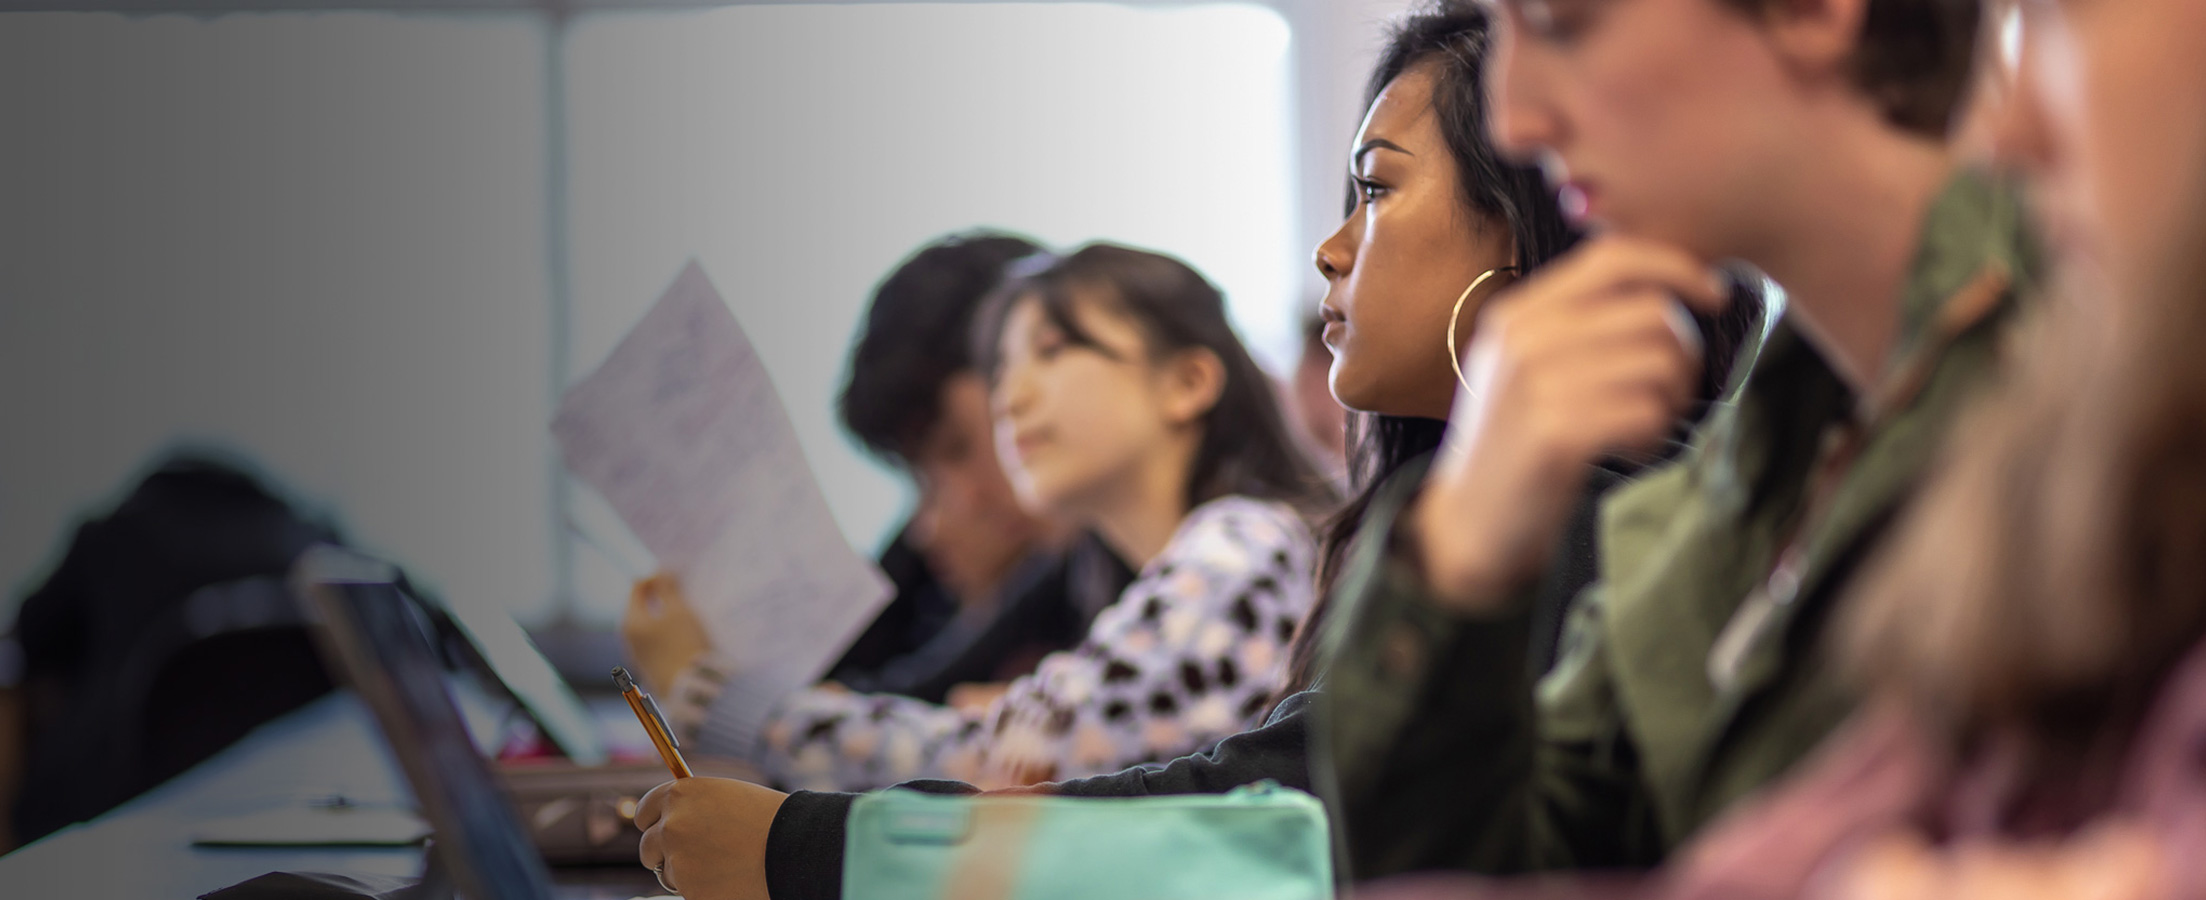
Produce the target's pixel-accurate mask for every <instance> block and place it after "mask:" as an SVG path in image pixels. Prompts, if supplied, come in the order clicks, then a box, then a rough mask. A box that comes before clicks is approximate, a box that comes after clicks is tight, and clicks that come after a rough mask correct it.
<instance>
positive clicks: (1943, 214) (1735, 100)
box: [1320, 0, 2027, 877]
mask: <svg viewBox="0 0 2206 900" xmlns="http://www.w3.org/2000/svg"><path fill="white" fill-rule="evenodd" d="M1499 9H1500V12H1499V18H1500V20H1501V27H1500V28H1499V31H1498V37H1497V41H1496V45H1495V49H1494V53H1493V56H1492V57H1491V58H1490V60H1489V64H1488V78H1489V81H1488V83H1487V86H1488V95H1489V97H1491V98H1492V99H1493V103H1494V106H1493V109H1492V120H1491V121H1492V125H1493V131H1494V134H1495V136H1496V139H1497V142H1498V143H1500V144H1501V145H1502V146H1503V147H1504V148H1505V149H1507V150H1509V151H1511V152H1513V153H1515V154H1518V156H1519V158H1522V159H1533V158H1537V159H1538V160H1539V161H1540V162H1541V163H1542V164H1543V166H1544V167H1545V168H1546V169H1547V170H1548V172H1549V174H1550V175H1551V176H1552V177H1553V178H1554V180H1555V185H1556V187H1558V188H1559V189H1560V191H1561V197H1562V200H1563V205H1564V207H1565V209H1566V210H1569V211H1571V212H1572V213H1574V214H1575V215H1576V216H1578V217H1579V218H1580V219H1581V220H1582V221H1584V222H1586V223H1587V224H1589V225H1591V226H1593V227H1594V228H1595V229H1596V230H1597V231H1598V232H1599V233H1598V234H1597V236H1595V237H1593V238H1591V239H1589V240H1587V241H1586V242H1584V243H1582V244H1580V245H1579V246H1578V247H1577V248H1576V249H1574V250H1573V251H1571V252H1570V253H1568V254H1566V255H1565V256H1564V257H1562V258H1561V259H1558V260H1557V261H1556V262H1555V263H1553V264H1551V265H1549V266H1547V267H1546V268H1545V269H1543V270H1541V271H1540V272H1537V273H1534V274H1532V275H1530V276H1528V277H1526V278H1524V279H1523V280H1521V281H1519V282H1518V283H1516V284H1514V285H1511V286H1509V287H1508V288H1505V289H1504V290H1503V291H1502V292H1501V293H1500V294H1499V295H1497V296H1496V297H1494V298H1493V299H1491V300H1489V301H1487V303H1486V305H1485V308H1484V309H1483V310H1481V313H1480V319H1479V322H1478V328H1477V333H1476V335H1475V336H1474V338H1473V339H1472V343H1471V346H1470V348H1469V350H1468V352H1467V353H1466V354H1465V366H1466V369H1467V371H1468V376H1469V386H1468V388H1467V390H1466V391H1465V399H1464V400H1463V401H1461V402H1459V403H1458V404H1457V406H1456V407H1455V412H1454V413H1453V415H1452V416H1451V420H1450V428H1449V432H1448V437H1447V438H1446V441H1445V442H1444V445H1443V447H1442V448H1441V450H1440V451H1439V456H1438V457H1437V461H1436V462H1435V464H1434V466H1433V467H1432V469H1431V470H1430V472H1428V473H1426V474H1425V475H1424V477H1423V478H1422V479H1421V480H1416V479H1408V478H1400V479H1397V485H1398V487H1396V488H1395V489H1394V490H1391V491H1387V492H1382V494H1381V495H1380V497H1379V499H1378V500H1376V501H1374V503H1373V507H1372V511H1371V512H1370V513H1369V514H1368V515H1367V519H1366V526H1365V527H1366V530H1367V531H1369V532H1372V533H1374V534H1383V535H1386V540H1385V541H1384V542H1383V543H1375V549H1374V550H1373V552H1371V553H1368V554H1354V555H1352V556H1353V557H1354V558H1352V559H1351V561H1350V564H1349V566H1348V567H1347V569H1346V570H1345V571H1344V572H1343V574H1342V575H1341V578H1340V580H1339V589H1338V591H1337V592H1336V595H1335V596H1334V598H1333V601H1334V602H1336V603H1339V604H1340V608H1339V609H1338V610H1337V611H1336V612H1335V614H1334V616H1335V618H1334V625H1335V628H1334V629H1333V630H1334V632H1335V633H1334V634H1331V635H1329V636H1328V639H1329V641H1330V642H1331V644H1332V647H1333V649H1334V650H1335V651H1336V652H1335V653H1334V654H1333V655H1332V657H1331V658H1330V660H1329V663H1328V666H1327V668H1326V673H1327V674H1326V679H1327V680H1326V682H1325V684H1326V690H1325V691H1324V692H1323V693H1322V695H1321V696H1322V699H1321V704H1322V705H1321V707H1320V712H1321V713H1323V714H1324V718H1323V728H1322V730H1321V731H1320V737H1321V738H1323V739H1324V740H1325V744H1324V747H1325V749H1326V750H1327V751H1328V756H1329V759H1327V760H1325V762H1324V763H1323V764H1324V765H1325V766H1326V768H1327V772H1326V773H1325V774H1326V775H1327V776H1328V777H1323V778H1321V779H1320V783H1321V784H1324V783H1328V782H1329V783H1330V784H1331V785H1333V786H1335V789H1334V790H1333V791H1331V793H1332V797H1331V799H1332V801H1333V802H1334V804H1335V806H1334V808H1335V810H1336V813H1337V814H1336V817H1335V822H1336V827H1338V828H1340V829H1341V830H1342V831H1343V832H1344V833H1345V838H1346V840H1345V843H1346V845H1347V847H1348V848H1349V851H1350V862H1351V864H1352V866H1353V872H1354V874H1355V875H1356V876H1359V877H1369V876H1374V875H1380V874H1385V873H1391V872H1402V871H1414V870H1420V869H1434V868H1439V869H1469V870H1473V871H1481V872H1488V873H1506V872H1519V871H1527V870H1546V869H1568V868H1602V867H1629V866H1642V865H1647V864H1650V863H1653V862H1655V861H1658V860H1660V859H1661V858H1662V857H1663V856H1664V855H1666V854H1667V853H1668V852H1669V851H1670V850H1671V848H1673V847H1675V846H1677V845H1678V844H1679V843H1680V842H1682V841H1683V840H1685V839H1686V838H1687V837H1689V836H1690V835H1692V834H1693V833H1694V832H1696V831H1698V830H1699V829H1700V828H1701V826H1702V825H1703V824H1704V823H1705V822H1707V821H1708V820H1709V819H1710V818H1711V817H1713V816H1714V815H1715V814H1717V813H1718V812H1720V811H1722V810H1723V809H1725V808H1726V807H1727V806H1729V805H1730V804H1732V803H1733V802H1735V801H1736V800H1737V799H1738V798H1739V797H1741V796H1743V795H1744V794H1746V793H1747V792H1749V791H1751V790H1753V789H1754V788H1755V787H1757V786H1760V785H1762V784H1765V783H1768V782H1770V781H1771V780H1773V779H1775V778H1776V777H1778V776H1779V775H1781V774H1782V773H1783V772H1784V771H1785V770H1786V769H1788V768H1789V767H1791V766H1792V764H1793V763H1794V762H1795V761H1796V760H1797V759H1799V758H1800V756H1801V755H1802V754H1804V753H1805V752H1806V751H1807V750H1808V749H1809V748H1811V747H1812V746H1814V744H1815V743H1816V742H1817V741H1818V740H1820V739H1821V738H1822V737H1823V736H1824V735H1825V734H1826V733H1828V732H1829V731H1830V729H1832V728H1833V727H1834V726H1835V725H1836V724H1837V723H1838V722H1839V721H1840V720H1841V719H1842V718H1843V717H1844V715H1845V713H1846V712H1847V710H1848V708H1849V704H1848V701H1847V697H1846V696H1845V695H1844V693H1843V692H1842V691H1840V690H1838V689H1837V688H1836V686H1835V685H1834V684H1833V683H1832V679H1830V678H1829V677H1828V676H1827V675H1826V673H1825V671H1824V667H1823V666H1821V665H1820V664H1819V661H1818V660H1817V658H1816V657H1815V656H1814V654H1813V653H1812V651H1811V650H1810V649H1809V648H1810V647H1812V644H1813V638H1814V636H1815V635H1816V634H1818V633H1819V632H1820V631H1821V630H1822V623H1823V621H1824V613H1825V612H1826V611H1828V610H1829V609H1830V608H1831V606H1832V603H1833V599H1832V598H1833V597H1834V595H1835V591H1836V590H1837V589H1838V588H1839V587H1840V586H1842V585H1844V584H1845V583H1846V582H1847V581H1848V580H1849V578H1850V576H1851V575H1852V574H1853V572H1854V571H1855V570H1856V568H1857V566H1858V563H1859V558H1860V554H1861V552H1862V551H1863V550H1864V549H1865V548H1867V547H1871V546H1874V545H1875V543H1876V542H1877V540H1878V539H1879V537H1880V535H1881V534H1882V532H1883V524H1884V522H1885V521H1886V519H1887V517H1888V516H1889V515H1890V513H1891V511H1892V510H1894V509H1896V508H1897V507H1898V506H1900V505H1901V504H1902V503H1903V502H1904V500H1905V498H1906V497H1907V494H1908V487H1909V486H1910V485H1911V484H1912V483H1913V482H1914V481H1915V479H1916V477H1917V475H1918V473H1919V472H1920V471H1921V469H1922V467H1923V465H1924V464H1925V463H1926V462H1927V460H1928V457H1929V454H1930V452H1931V449H1932V448H1934V447H1935V446H1936V445H1937V443H1938V441H1939V439H1940V437H1941V436H1942V435H1943V434H1944V433H1945V432H1946V430H1947V427H1948V425H1949V424H1950V422H1951V421H1952V417H1953V415H1954V413H1955V411H1956V410H1957V409H1958V408H1959V407H1960V405H1961V404H1962V403H1963V402H1964V401H1965V400H1966V399H1967V398H1969V397H1970V396H1972V395H1973V394H1974V393H1975V392H1976V391H1977V390H1978V388H1979V386H1980V385H1981V384H1983V383H1984V382H1985V381H1986V379H1987V377H1988V376H1989V375H1991V374H1992V372H1993V371H1994V356H1993V350H1994V348H1995V347H1996V346H1997V345H1998V343H1999V341H2000V336H2001V335H2002V334H2004V333H2005V332H2006V330H2007V327H2008V323H2009V322H2010V320H2011V319H2012V318H2013V312H2014V309H2015V307H2016V302H2015V291H2014V290H2013V289H2012V286H2013V284H2014V283H2015V280H2016V278H2017V277H2019V276H2021V275H2024V274H2026V267H2025V266H2024V260H2025V258H2026V257H2027V242H2026V240H2025V239H2024V238H2023V236H2022V235H2021V233H2020V232H2019V230H2018V229H2017V228H2016V227H2015V222H2014V215H2013V210H2012V203H2011V201H2010V196H2009V194H2008V193H2007V192H2006V191H2004V190H2002V189H2000V188H1999V187H1998V186H1996V185H1994V184H1992V183H1989V182H1987V181H1986V180H1985V179H1983V178H1980V177H1977V176H1973V175H1967V174H1961V175H1958V176H1957V175H1956V173H1955V171H1954V169H1955V166H1954V160H1953V159H1952V157H1951V155H1950V153H1949V151H1948V148H1947V146H1946V143H1945V140H1944V133H1945V128H1946V122H1947V120H1948V118H1949V116H1950V114H1951V112H1952V110H1953V109H1954V108H1955V106H1956V104H1957V101H1958V99H1959V96H1960V94H1961V93H1962V88H1963V86H1964V85H1965V83H1966V82H1967V79H1968V76H1969V73H1970V69H1969V58H1970V53H1971V50H1972V47H1973V43H1974V39H1975V29H1976V12H1977V10H1976V7H1975V4H1974V2H1973V0H1808V2H1791V3H1765V2H1760V0H1614V2H1607V3H1600V4H1587V3H1574V2H1572V3H1565V2H1545V0H1524V2H1504V3H1502V4H1500V5H1499ZM1731 259H1736V260H1742V261H1744V262H1746V263H1749V264H1752V265H1754V266H1756V267H1758V268H1761V269H1762V270H1764V271H1766V272H1768V273H1769V274H1770V275H1771V276H1773V277H1774V278H1775V279H1776V280H1777V281H1778V282H1779V283H1780V284H1783V285H1784V286H1785V287H1786V289H1787V292H1788V296H1789V302H1788V307H1787V312H1786V315H1785V318H1784V320H1782V321H1780V322H1779V323H1778V324H1777V325H1776V327H1775V328H1774V330H1773V333H1772V335H1771V337H1770V339H1769V341H1768V343H1767V344H1766V345H1765V346H1764V347H1763V348H1762V350H1761V352H1760V354H1759V356H1758V357H1757V359H1756V361H1755V363H1754V366H1753V369H1752V371H1751V374H1750V375H1749V376H1748V377H1747V379H1746V380H1745V381H1744V383H1743V385H1742V386H1741V388H1740V390H1739V393H1738V396H1737V401H1736V403H1735V405H1731V406H1727V407H1725V408H1724V409H1722V410H1721V411H1720V412H1719V413H1718V414H1717V415H1716V417H1715V418H1714V419H1713V420H1712V421H1711V422H1710V423H1709V425H1708V426H1707V427H1706V428H1704V429H1703V430H1702V431H1701V432H1700V433H1699V434H1698V435H1697V436H1696V438H1695V441H1694V445H1693V448H1692V449H1691V450H1689V451H1687V452H1686V453H1685V455H1684V456H1683V457H1682V458H1681V460H1680V462H1679V463H1678V464H1676V465H1674V466H1671V467H1670V468H1668V469H1665V470H1663V471H1660V472H1657V473H1655V474H1653V475H1650V476H1647V477H1645V478H1642V479H1640V480H1638V481H1637V482H1635V483H1633V484H1632V485H1630V486H1628V487H1625V488H1623V489H1620V490H1619V491H1618V492H1616V493H1614V494H1612V495H1611V496H1610V497H1609V498H1608V499H1607V500H1606V501H1605V503H1604V505H1603V509H1602V518H1601V526H1600V532H1599V535H1600V546H1599V552H1600V564H1599V574H1600V577H1601V581H1600V583H1599V584H1597V585H1595V586H1594V587H1593V588H1590V589H1589V592H1588V593H1587V594H1586V595H1585V596H1584V597H1582V598H1581V599H1580V601H1579V603H1580V606H1579V608H1578V609H1577V610H1575V611H1574V612H1573V618H1572V627H1571V629H1570V633H1569V635H1568V636H1566V638H1565V639H1564V641H1563V646H1564V650H1563V655H1562V658H1561V659H1560V660H1559V661H1558V663H1557V664H1556V667H1555V668H1554V670H1553V671H1552V673H1551V674H1549V675H1548V676H1547V678H1546V679H1545V680H1544V681H1543V682H1539V683H1537V685H1535V681H1534V678H1533V676H1532V675H1531V674H1529V673H1528V667H1527V666H1526V664H1525V659H1526V655H1527V653H1528V652H1530V650H1531V646H1532V641H1531V640H1530V636H1531V634H1532V628H1533V615H1532V610H1533V609H1534V608H1535V607H1536V600H1535V597H1536V594H1537V591H1538V582H1539V577H1540V575H1541V574H1542V573H1543V570H1544V568H1545V566H1546V565H1547V564H1548V562H1549V560H1550V557H1551V553H1552V551H1553V548H1554V547H1555V545H1556V538H1557V536H1558V535H1559V534H1560V533H1561V532H1562V530H1563V528H1564V526H1565V524H1566V523H1567V522H1568V520H1569V517H1570V514H1571V513H1572V511H1573V508H1574V507H1575V505H1576V501H1577V500H1578V498H1579V496H1580V492H1581V491H1582V489H1583V486H1584V484H1585V483H1586V479H1587V477H1588V472H1589V469H1590V465H1589V464H1591V463H1593V462H1595V461H1596V460H1599V459H1602V458H1604V457H1610V456H1615V455H1619V454H1633V453H1639V452H1645V451H1646V450H1648V449H1652V448H1656V447H1659V446H1661V445H1662V443H1663V442H1664V441H1666V440H1667V439H1668V437H1669V435H1670V432H1671V429H1672V428H1673V423H1674V421H1675V420H1676V418H1677V417H1678V415H1679V414H1680V412H1681V411H1682V410H1683V409H1684V408H1685V407H1686V406H1687V405H1688V404H1689V403H1690V402H1691V400H1692V398H1693V397H1694V394H1695V391H1694V389H1693V387H1694V385H1695V384H1696V383H1697V382H1698V379H1699V378H1700V376H1701V374H1702V363H1701V359H1700V356H1701V354H1700V353H1699V351H1698V349H1697V348H1696V347H1695V346H1694V344H1695V341H1694V340H1693V339H1692V338H1691V336H1690V335H1689V334H1688V332H1687V330H1686V329H1684V328H1681V327H1680V326H1679V325H1678V324H1677V323H1678V322H1679V320H1680V317H1679V314H1678V310H1679V305H1680V303H1681V302H1682V303H1683V304H1684V305H1685V306H1687V307H1690V308H1695V309H1700V310H1703V311H1709V312H1712V311H1713V310H1714V308H1715V306H1716V304H1717V303H1718V302H1719V301H1720V300H1721V298H1722V293H1723V291H1722V288H1723V284H1724V281H1725V280H1724V279H1722V278H1720V277H1719V276H1718V274H1717V272H1715V271H1714V270H1713V269H1712V268H1711V263H1713V262H1715V261H1719V260H1731Z"/></svg>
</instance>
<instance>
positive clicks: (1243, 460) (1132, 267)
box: [975, 244, 1334, 516]
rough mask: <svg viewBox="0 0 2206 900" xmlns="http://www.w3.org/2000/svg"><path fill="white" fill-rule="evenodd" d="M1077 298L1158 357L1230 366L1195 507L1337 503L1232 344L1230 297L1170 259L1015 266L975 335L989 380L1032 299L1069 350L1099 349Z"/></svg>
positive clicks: (1126, 251)
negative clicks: (1184, 356)
mask: <svg viewBox="0 0 2206 900" xmlns="http://www.w3.org/2000/svg"><path fill="white" fill-rule="evenodd" d="M1076 293H1077V294H1080V295H1082V296H1087V297H1092V298H1103V299H1104V301H1105V302H1108V303H1111V304H1112V305H1113V306H1114V307H1115V309H1116V310H1117V311H1118V312H1121V313H1124V314H1125V315H1126V316H1127V317H1129V318H1131V319H1132V320H1133V321H1134V322H1135V323H1136V325H1138V326H1139V327H1140V329H1141V331H1142V336H1143V337H1144V338H1145V340H1146V342H1147V343H1148V345H1149V351H1150V353H1151V354H1153V355H1155V356H1163V355H1166V354H1171V353H1177V352H1180V351H1183V350H1192V349H1197V348H1200V349H1203V350H1208V351H1210V352H1211V353H1212V354H1214V355H1216V356H1217V357H1218V361H1219V362H1220V363H1222V364H1224V366H1225V376H1226V377H1225V385H1224V387H1223V388H1222V389H1221V390H1220V391H1219V394H1218V402H1217V403H1216V404H1214V405H1212V406H1211V408H1210V411H1209V412H1208V413H1206V414H1204V416H1203V439H1202V446H1201V447H1200V448H1199V449H1198V450H1197V451H1196V453H1195V464H1194V466H1193V467H1191V468H1190V469H1189V471H1188V477H1187V505H1188V506H1189V507H1190V508H1192V507H1194V506H1197V505H1200V504H1202V503H1206V502H1208V501H1211V500H1215V499H1217V498H1219V497H1224V496H1227V495H1231V494H1240V495H1244V496H1249V497H1256V498H1259V499H1264V500H1277V501H1281V502H1284V503H1287V504H1289V505H1291V506H1293V507H1295V509H1296V510H1298V511H1300V512H1301V513H1302V514H1304V515H1306V516H1307V515H1315V514H1318V513H1319V512H1320V511H1321V510H1323V509H1326V508H1328V507H1329V506H1330V505H1331V504H1332V503H1333V500H1334V497H1333V495H1332V489H1331V487H1330V485H1328V484H1327V482H1326V480H1325V477H1324V476H1323V475H1321V474H1319V473H1318V470H1317V468H1316V467H1315V466H1313V465H1311V463H1310V461H1309V460H1308V459H1307V458H1305V457H1304V456H1303V455H1302V451H1301V449H1300V448H1301V444H1300V443H1298V442H1297V441H1296V440H1295V438H1294V432H1293V431H1291V430H1290V429H1289V428H1288V427H1287V419H1286V416H1285V415H1283V414H1282V413H1281V412H1280V409H1279V400H1278V396H1277V394H1276V393H1275V392H1274V391H1273V390H1272V383H1271V379H1270V378H1269V377H1267V376H1266V375H1265V374H1264V370H1263V369H1261V368H1259V367H1258V366H1257V365H1256V360H1254V359H1251V358H1250V357H1249V353H1248V350H1247V348H1245V347H1243V346H1242V345H1241V339H1240V338H1239V337H1237V336H1235V335H1234V333H1233V326H1232V325H1231V324H1230V323H1229V322H1228V320H1227V319H1226V307H1225V295H1223V294H1221V293H1219V291H1218V289H1217V288H1216V287H1213V286H1212V285H1211V283H1210V282H1209V281H1208V280H1206V279H1204V278H1203V276H1202V273H1199V272H1197V271H1195V270H1194V269H1193V268H1191V267H1189V266H1188V265H1187V264H1186V263H1183V262H1181V261H1179V260H1177V259H1173V258H1172V257H1169V256H1165V255H1163V254H1160V253H1152V252H1149V251H1146V250H1136V249H1133V248H1130V247H1121V246H1116V245H1112V244H1089V245H1087V246H1085V247H1082V248H1080V249H1079V250H1076V251H1074V252H1072V253H1071V254H1068V255H1065V256H1051V255H1048V254H1042V255H1037V256H1033V257H1029V258H1028V259H1026V260H1023V261H1021V262H1019V263H1016V264H1014V265H1013V266H1012V268H1011V270H1010V273H1009V275H1008V276H1007V277H1006V279H1005V280H1004V283H1003V284H1002V285H1000V286H998V287H997V288H996V290H995V292H994V293H993V294H992V295H991V296H990V298H989V300H988V301H987V304H986V305H985V306H984V307H983V310H982V313H981V319H980V321H979V323H978V325H979V327H978V329H977V330H976V332H975V340H976V341H977V342H978V345H977V346H976V347H975V351H976V353H975V356H976V357H977V358H978V359H980V360H982V361H983V370H984V371H986V372H988V373H990V374H991V376H993V373H994V372H996V371H997V369H998V367H999V366H1000V364H1001V360H1000V358H999V357H1000V356H1001V355H1002V354H1001V351H1000V350H999V348H998V346H997V345H998V342H999V341H1001V339H1002V335H1003V327H1004V320H1005V319H1006V318H1007V317H1008V316H1009V315H1010V311H1011V308H1012V307H1013V306H1015V305H1017V304H1018V303H1019V302H1021V301H1024V300H1029V299H1031V300H1033V301H1035V302H1036V303H1039V304H1040V306H1041V309H1042V313H1043V315H1045V316H1047V317H1048V318H1049V321H1050V323H1051V324H1052V325H1055V326H1056V327H1057V328H1058V330H1060V331H1062V332H1063V333H1064V335H1065V340H1066V342H1067V343H1069V344H1073V345H1078V346H1086V347H1090V348H1094V349H1097V350H1102V349H1103V348H1102V347H1101V346H1100V345H1098V344H1097V343H1096V342H1095V339H1094V338H1093V337H1092V336H1090V335H1089V334H1088V333H1087V331H1086V330H1084V329H1082V328H1081V327H1080V322H1079V319H1078V318H1077V317H1076V316H1074V314H1073V308H1074V306H1075V303H1076V297H1075V295H1076Z"/></svg>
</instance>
